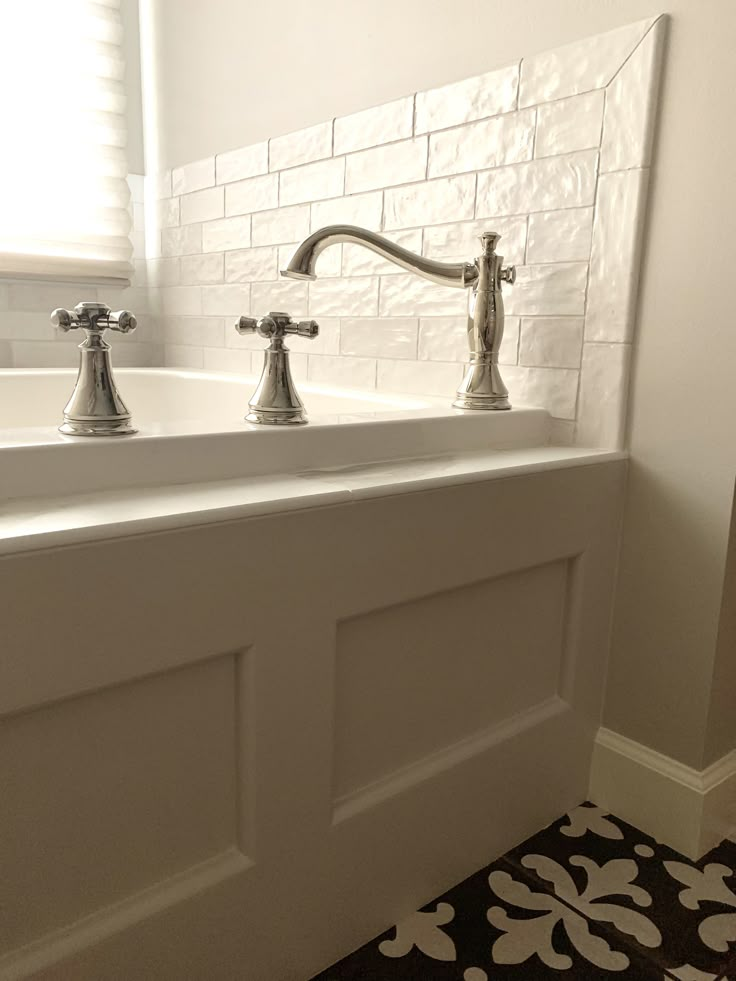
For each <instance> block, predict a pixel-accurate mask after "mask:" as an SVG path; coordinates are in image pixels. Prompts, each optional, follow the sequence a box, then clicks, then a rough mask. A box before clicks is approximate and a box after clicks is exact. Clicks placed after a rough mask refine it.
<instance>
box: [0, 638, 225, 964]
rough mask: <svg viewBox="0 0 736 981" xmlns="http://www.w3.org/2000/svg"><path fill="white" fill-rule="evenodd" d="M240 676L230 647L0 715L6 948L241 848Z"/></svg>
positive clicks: (0, 942)
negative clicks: (133, 678) (193, 661)
mask: <svg viewBox="0 0 736 981" xmlns="http://www.w3.org/2000/svg"><path fill="white" fill-rule="evenodd" d="M60 670H61V663H60ZM239 676H240V672H239V670H238V656H237V655H225V656H221V657H215V658H211V659H209V660H206V661H202V662H199V663H197V664H195V665H193V666H189V667H186V668H181V669H177V670H175V671H171V672H167V673H166V674H160V675H155V676H152V677H149V678H145V679H141V680H138V681H135V682H132V683H129V684H125V685H120V686H118V687H115V688H108V689H104V690H101V691H96V692H93V693H90V694H86V695H83V696H80V697H76V698H72V699H69V700H66V701H63V702H59V703H56V704H53V705H50V706H46V707H42V708H39V709H37V710H35V711H30V712H27V713H24V714H21V715H16V716H9V717H6V718H5V719H3V720H0V786H2V788H3V792H2V796H3V805H2V807H3V811H4V814H3V835H2V836H0V869H2V875H1V876H0V908H2V910H3V915H2V917H0V950H10V949H13V948H15V947H17V946H19V945H21V944H24V943H27V942H28V941H30V940H32V939H34V938H36V937H39V936H40V935H42V934H45V933H47V932H48V931H50V930H53V929H55V928H57V927H60V926H62V925H65V924H70V923H72V922H74V921H76V920H78V919H79V918H80V917H83V916H85V915H87V914H89V913H92V912H93V911H96V910H99V909H100V908H101V907H104V906H107V905H109V904H112V903H115V902H118V901H120V900H121V899H123V898H125V897H126V896H129V895H131V894H133V893H136V892H138V891H140V890H142V889H145V888H147V887H149V886H152V885H154V884H156V883H159V882H161V881H162V880H165V879H167V878H169V877H170V876H173V875H176V874H177V873H180V872H182V871H185V870H187V869H189V868H190V867H192V866H194V865H196V864H197V863H200V862H202V861H204V860H207V859H209V858H211V857H212V856H215V855H218V854H219V853H221V852H224V851H226V850H227V849H231V848H232V847H233V846H234V845H235V844H236V843H237V840H238V828H237V814H238V801H237V793H238V788H237V779H236V760H237V759H238V748H237V745H236V743H237V740H238V739H239V738H240V736H239V731H238V730H239V725H238V720H237V718H236V716H237V710H236V699H237V697H238V694H237V693H236V685H237V683H238V679H239ZM29 856H30V860H29Z"/></svg>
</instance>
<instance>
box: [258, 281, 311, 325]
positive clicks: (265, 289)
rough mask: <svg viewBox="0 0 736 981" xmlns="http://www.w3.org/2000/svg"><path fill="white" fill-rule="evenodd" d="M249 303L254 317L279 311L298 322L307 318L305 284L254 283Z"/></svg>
mask: <svg viewBox="0 0 736 981" xmlns="http://www.w3.org/2000/svg"><path fill="white" fill-rule="evenodd" d="M251 301H252V309H253V315H254V316H257V317H262V316H263V315H264V314H266V313H269V312H270V311H271V310H280V311H283V312H284V313H290V314H291V316H292V317H293V318H294V319H295V320H298V319H299V318H300V317H302V318H303V317H306V316H307V307H308V302H307V284H306V283H303V282H298V281H296V280H293V279H280V280H279V281H278V282H274V283H254V284H253V286H251ZM324 312H325V313H328V312H329V311H327V310H325V311H324Z"/></svg>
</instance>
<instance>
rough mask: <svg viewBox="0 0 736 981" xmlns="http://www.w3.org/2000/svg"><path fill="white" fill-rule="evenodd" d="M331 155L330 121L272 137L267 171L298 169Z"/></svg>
mask: <svg viewBox="0 0 736 981" xmlns="http://www.w3.org/2000/svg"><path fill="white" fill-rule="evenodd" d="M331 155H332V120H330V121H329V122H327V123H317V125H316V126H308V127H307V128H306V129H300V130H298V131H297V132H296V133H287V134H286V135H285V136H275V137H273V138H272V139H271V141H270V143H269V170H285V169H286V168H287V167H298V166H299V165H300V164H305V163H311V162H312V161H313V160H321V159H323V158H324V157H329V156H331Z"/></svg>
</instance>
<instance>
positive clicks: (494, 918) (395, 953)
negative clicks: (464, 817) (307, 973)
mask: <svg viewBox="0 0 736 981" xmlns="http://www.w3.org/2000/svg"><path fill="white" fill-rule="evenodd" d="M561 978H564V979H570V981H583V979H585V981H611V979H614V978H618V979H621V981H634V979H637V981H655V979H656V981H662V972H661V971H660V970H659V969H657V968H655V966H654V965H652V964H648V963H647V962H646V961H645V960H644V959H643V958H641V957H640V956H639V955H638V954H637V953H636V952H635V951H627V950H626V949H625V947H624V945H622V944H617V943H616V942H614V943H611V942H610V940H609V939H608V938H607V937H606V936H605V934H604V933H603V931H602V930H601V929H600V928H599V927H598V926H597V924H591V923H589V922H588V921H587V920H586V919H585V917H583V916H581V915H580V914H579V913H577V912H576V911H575V910H573V909H572V908H571V907H569V906H567V905H566V904H565V903H561V902H559V901H558V900H557V899H555V898H554V897H553V896H551V895H550V894H549V893H548V892H546V891H545V890H544V889H539V890H537V891H536V892H535V891H534V890H532V889H530V888H529V886H528V885H527V884H526V882H525V881H524V879H523V877H522V876H520V875H519V874H518V872H517V870H516V869H515V868H514V867H513V866H510V865H508V864H507V863H506V862H504V861H503V860H501V861H499V862H494V863H493V864H492V865H490V866H488V867H487V868H484V869H482V870H481V871H480V872H476V873H475V875H472V876H471V877H470V878H469V879H466V880H465V881H464V882H461V883H460V884H459V885H457V886H454V887H453V888H452V889H450V890H449V891H448V892H446V893H445V894H444V895H442V896H440V897H439V898H438V899H436V900H434V901H433V902H431V903H428V904H427V905H426V906H424V907H422V909H421V910H419V911H418V912H417V913H413V914H412V915H411V916H409V917H407V918H406V919H405V920H403V921H402V922H401V923H399V924H398V925H397V926H396V927H393V928H392V929H390V930H388V931H386V933H384V934H382V935H381V936H380V937H376V939H375V940H372V941H370V943H367V944H365V945H364V946H363V947H361V948H360V949H359V950H356V951H355V952H354V953H353V954H351V955H350V956H348V957H346V958H345V959H344V960H342V961H340V962H339V963H338V964H335V965H334V966H333V967H331V968H329V969H328V970H327V971H324V972H323V973H322V974H320V975H318V977H317V978H315V979H313V981H532V979H533V981H552V979H556V981H560V979H561Z"/></svg>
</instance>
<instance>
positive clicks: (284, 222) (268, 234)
mask: <svg viewBox="0 0 736 981" xmlns="http://www.w3.org/2000/svg"><path fill="white" fill-rule="evenodd" d="M252 222H253V231H252V241H253V245H284V244H285V243H287V242H294V241H301V240H302V239H303V238H306V237H307V235H308V234H309V205H308V204H295V205H292V206H291V207H290V208H277V209H276V210H275V211H259V212H258V213H257V214H255V215H253V218H252Z"/></svg>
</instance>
